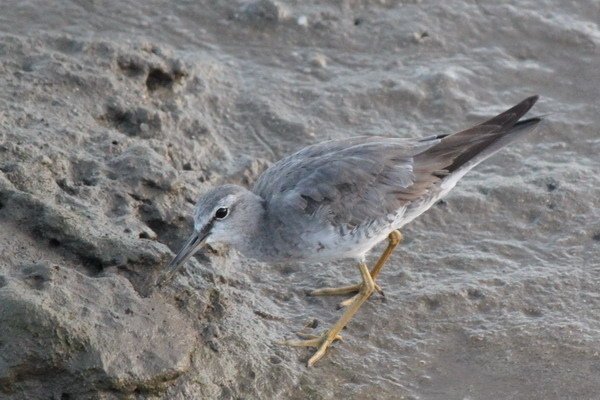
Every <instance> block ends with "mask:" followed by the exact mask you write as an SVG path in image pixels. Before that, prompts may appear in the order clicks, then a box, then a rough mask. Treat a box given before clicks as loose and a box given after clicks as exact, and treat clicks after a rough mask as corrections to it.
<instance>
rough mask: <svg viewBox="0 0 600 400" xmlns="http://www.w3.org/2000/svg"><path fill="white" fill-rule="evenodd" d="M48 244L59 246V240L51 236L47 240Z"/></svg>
mask: <svg viewBox="0 0 600 400" xmlns="http://www.w3.org/2000/svg"><path fill="white" fill-rule="evenodd" d="M48 244H49V245H50V247H58V246H60V241H59V240H58V239H55V238H51V239H50V240H48Z"/></svg>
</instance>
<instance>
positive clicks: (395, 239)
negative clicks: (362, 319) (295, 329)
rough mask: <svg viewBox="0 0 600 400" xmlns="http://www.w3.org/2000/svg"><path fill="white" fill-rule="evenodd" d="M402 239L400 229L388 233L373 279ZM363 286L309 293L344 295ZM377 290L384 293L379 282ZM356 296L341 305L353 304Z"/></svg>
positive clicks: (318, 290) (326, 289)
mask: <svg viewBox="0 0 600 400" xmlns="http://www.w3.org/2000/svg"><path fill="white" fill-rule="evenodd" d="M401 241H402V234H401V233H400V231H392V233H390V234H389V235H388V246H387V248H386V249H385V251H384V252H383V254H382V255H381V257H379V260H377V263H376V264H375V266H374V267H373V269H372V270H371V272H370V274H371V277H372V278H373V280H375V279H376V278H377V276H378V275H379V272H380V271H381V268H383V265H384V264H385V263H386V262H387V260H388V259H389V258H390V256H391V255H392V253H393V252H394V249H395V248H396V246H398V244H399V243H400V242H401ZM361 286H362V283H359V284H356V285H350V286H342V287H338V288H323V289H316V290H313V291H312V292H310V293H309V294H310V295H311V296H337V295H344V294H349V293H355V292H358V291H359V290H360V288H361ZM375 290H376V291H377V292H379V293H380V294H383V290H381V287H379V285H377V284H375ZM356 296H358V294H357V295H355V296H354V297H351V298H349V299H347V300H344V301H342V302H341V303H340V307H346V306H348V305H349V304H351V303H352V302H353V301H354V298H355V297H356Z"/></svg>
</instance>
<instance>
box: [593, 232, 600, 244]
mask: <svg viewBox="0 0 600 400" xmlns="http://www.w3.org/2000/svg"><path fill="white" fill-rule="evenodd" d="M592 239H593V240H595V241H596V242H600V232H596V233H595V234H594V236H592Z"/></svg>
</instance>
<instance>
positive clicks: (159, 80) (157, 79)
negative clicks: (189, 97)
mask: <svg viewBox="0 0 600 400" xmlns="http://www.w3.org/2000/svg"><path fill="white" fill-rule="evenodd" d="M173 82H174V79H173V77H172V76H171V75H169V74H167V73H166V72H164V71H161V70H160V69H157V68H155V69H153V70H151V71H150V73H149V74H148V78H146V86H147V87H148V90H150V91H155V90H157V89H160V88H171V87H172V86H173Z"/></svg>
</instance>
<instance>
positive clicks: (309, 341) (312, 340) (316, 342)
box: [278, 331, 342, 367]
mask: <svg viewBox="0 0 600 400" xmlns="http://www.w3.org/2000/svg"><path fill="white" fill-rule="evenodd" d="M297 335H298V336H300V337H301V338H304V340H298V339H288V340H283V341H281V342H278V344H281V345H285V346H294V347H318V350H317V351H316V352H315V354H313V356H312V357H311V358H310V359H309V360H308V363H307V365H308V366H309V367H312V366H313V365H315V363H316V362H317V361H319V360H320V359H321V358H323V356H324V355H325V353H326V352H327V349H328V348H329V346H331V344H332V343H333V342H335V341H336V340H342V336H341V335H339V334H336V335H331V334H330V333H329V331H327V332H325V333H323V334H322V335H311V334H306V333H297Z"/></svg>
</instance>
